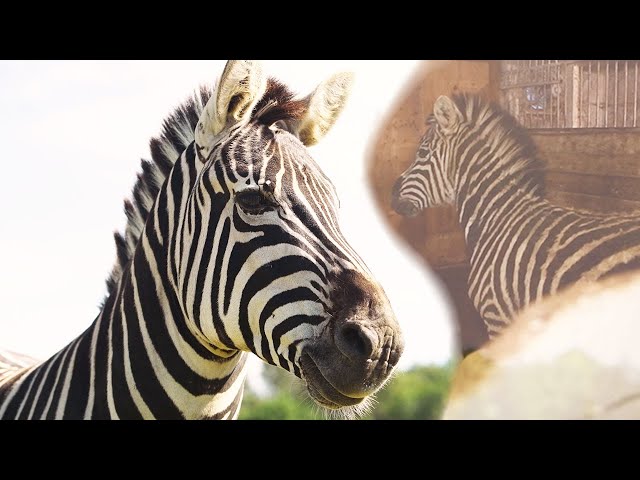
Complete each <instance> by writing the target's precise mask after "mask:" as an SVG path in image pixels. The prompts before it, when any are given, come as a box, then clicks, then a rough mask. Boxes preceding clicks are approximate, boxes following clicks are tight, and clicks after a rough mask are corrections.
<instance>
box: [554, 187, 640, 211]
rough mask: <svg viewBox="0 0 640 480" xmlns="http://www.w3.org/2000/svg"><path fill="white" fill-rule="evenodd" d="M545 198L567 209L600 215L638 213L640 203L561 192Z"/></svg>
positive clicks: (555, 192)
mask: <svg viewBox="0 0 640 480" xmlns="http://www.w3.org/2000/svg"><path fill="white" fill-rule="evenodd" d="M547 198H548V199H549V201H551V202H553V203H555V204H557V205H561V206H563V207H569V208H577V209H585V210H591V211H594V212H602V213H616V212H634V211H635V212H638V213H640V202H634V201H631V200H621V199H617V198H610V197H601V196H599V195H588V194H585V193H575V192H561V191H551V192H548V194H547Z"/></svg>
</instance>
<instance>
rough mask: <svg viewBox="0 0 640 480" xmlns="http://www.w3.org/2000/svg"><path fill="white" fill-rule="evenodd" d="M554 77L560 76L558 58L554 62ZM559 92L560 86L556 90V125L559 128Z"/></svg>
mask: <svg viewBox="0 0 640 480" xmlns="http://www.w3.org/2000/svg"><path fill="white" fill-rule="evenodd" d="M553 70H554V73H555V75H554V77H555V80H558V79H559V78H560V72H559V70H560V62H559V61H558V60H556V64H555V65H554V69H553ZM560 92H562V88H561V87H559V88H558V90H557V92H556V127H557V128H560Z"/></svg>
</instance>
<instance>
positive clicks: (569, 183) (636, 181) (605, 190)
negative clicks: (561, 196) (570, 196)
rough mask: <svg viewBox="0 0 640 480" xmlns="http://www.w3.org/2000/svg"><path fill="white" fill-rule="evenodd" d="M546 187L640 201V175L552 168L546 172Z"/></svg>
mask: <svg viewBox="0 0 640 480" xmlns="http://www.w3.org/2000/svg"><path fill="white" fill-rule="evenodd" d="M546 187H547V190H548V191H554V190H556V191H562V192H572V193H584V194H588V195H598V196H602V197H611V198H616V199H622V200H633V201H637V202H640V177H624V176H613V175H592V174H583V173H574V172H571V173H567V172H559V171H554V170H550V171H547V172H546Z"/></svg>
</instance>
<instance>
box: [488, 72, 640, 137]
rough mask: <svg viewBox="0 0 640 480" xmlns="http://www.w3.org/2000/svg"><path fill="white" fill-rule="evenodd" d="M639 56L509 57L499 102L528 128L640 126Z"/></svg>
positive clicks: (502, 77)
mask: <svg viewBox="0 0 640 480" xmlns="http://www.w3.org/2000/svg"><path fill="white" fill-rule="evenodd" d="M638 70H640V61H638V60H628V61H627V60H505V61H501V62H500V92H501V95H500V97H501V99H500V100H501V103H502V104H503V106H504V107H505V108H506V109H507V110H508V111H509V112H510V113H511V114H512V115H513V116H515V117H516V119H517V120H518V121H519V122H520V123H521V124H522V125H524V126H525V127H528V128H541V129H554V128H637V127H640V99H639V98H638V97H640V92H638V90H640V76H639V72H638Z"/></svg>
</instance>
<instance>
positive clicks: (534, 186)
mask: <svg viewBox="0 0 640 480" xmlns="http://www.w3.org/2000/svg"><path fill="white" fill-rule="evenodd" d="M429 124H430V126H429V129H428V131H427V133H426V134H425V136H424V137H423V139H422V141H421V144H420V147H419V149H418V152H417V156H416V160H415V162H414V163H413V164H412V165H411V166H410V167H409V169H408V170H407V171H405V172H404V173H403V174H402V175H401V176H400V178H399V179H398V181H397V182H396V185H395V187H394V193H393V200H392V203H393V206H394V208H395V209H396V210H397V211H398V212H399V213H401V214H403V215H407V216H412V215H415V214H417V213H418V212H419V211H420V210H422V209H423V208H427V207H430V206H435V205H439V204H454V205H455V206H456V209H457V212H458V219H459V221H460V224H461V226H462V228H463V229H464V234H465V239H466V243H467V250H468V252H469V255H470V273H469V280H468V283H469V285H468V287H469V297H470V299H471V300H472V301H473V303H474V305H475V306H476V308H477V309H478V311H479V313H480V315H481V316H482V318H483V319H484V322H485V324H486V327H487V329H488V333H489V335H495V334H496V333H498V332H500V331H501V330H502V329H503V328H504V327H505V326H506V325H508V324H509V323H510V321H511V319H512V318H513V316H514V315H515V314H516V312H518V311H520V310H521V309H522V308H523V307H525V306H527V305H529V304H530V303H532V302H534V301H536V300H538V299H540V298H541V297H543V296H545V295H549V294H553V293H555V292H557V291H558V290H559V289H562V288H563V287H565V286H567V285H569V284H573V283H577V282H591V281H594V280H597V279H599V278H603V277H605V276H608V275H610V274H614V273H618V272H621V271H625V270H629V269H634V268H638V267H640V216H639V215H634V214H619V215H614V216H612V215H608V214H598V213H591V212H586V211H578V210H574V209H570V208H563V207H560V206H557V205H553V204H552V203H550V202H548V201H547V200H546V199H544V197H543V196H542V193H543V192H542V189H543V180H542V166H541V163H540V162H539V160H538V159H537V158H536V153H535V148H534V147H533V144H532V142H531V139H530V137H529V136H528V134H527V133H526V131H525V130H524V129H522V128H521V127H520V126H519V125H518V124H517V123H516V121H515V119H513V118H512V117H511V116H510V115H508V114H507V113H506V112H504V111H502V110H501V109H500V108H499V107H497V106H496V105H493V104H489V103H486V102H483V101H482V100H481V99H480V98H479V97H473V96H456V97H454V99H453V100H452V99H450V98H448V97H440V98H439V99H438V100H437V101H436V103H435V105H434V114H433V116H432V117H431V118H430V119H429Z"/></svg>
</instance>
